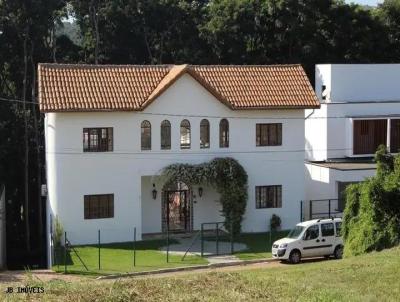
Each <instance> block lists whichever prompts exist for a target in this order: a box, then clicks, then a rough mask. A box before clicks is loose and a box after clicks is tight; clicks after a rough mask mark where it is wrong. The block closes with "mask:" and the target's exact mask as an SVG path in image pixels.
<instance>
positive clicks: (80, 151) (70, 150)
mask: <svg viewBox="0 0 400 302" xmlns="http://www.w3.org/2000/svg"><path fill="white" fill-rule="evenodd" d="M63 150H65V151H63ZM63 150H61V151H54V152H50V151H46V153H47V154H72V155H82V154H98V153H101V154H102V155H113V154H114V155H144V156H149V157H151V158H154V157H152V155H166V156H168V155H180V156H188V155H189V156H198V155H205V156H206V155H219V154H265V153H300V152H301V153H302V152H311V151H312V152H323V151H350V150H353V149H352V148H337V149H294V150H258V151H254V150H248V151H234V150H233V151H211V152H207V151H208V150H209V149H208V150H207V151H206V150H205V151H204V152H202V151H187V150H185V151H170V150H164V151H149V150H146V151H129V150H113V151H105V152H84V151H83V149H78V148H65V149H63ZM75 150H76V151H75ZM160 159H161V158H160ZM162 159H164V158H162Z"/></svg>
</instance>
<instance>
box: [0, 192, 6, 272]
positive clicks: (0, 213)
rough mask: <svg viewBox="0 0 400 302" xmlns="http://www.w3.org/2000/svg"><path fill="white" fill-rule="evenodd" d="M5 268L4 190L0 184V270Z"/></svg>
mask: <svg viewBox="0 0 400 302" xmlns="http://www.w3.org/2000/svg"><path fill="white" fill-rule="evenodd" d="M5 267H6V190H5V187H4V185H2V184H0V270H1V269H4V268H5Z"/></svg>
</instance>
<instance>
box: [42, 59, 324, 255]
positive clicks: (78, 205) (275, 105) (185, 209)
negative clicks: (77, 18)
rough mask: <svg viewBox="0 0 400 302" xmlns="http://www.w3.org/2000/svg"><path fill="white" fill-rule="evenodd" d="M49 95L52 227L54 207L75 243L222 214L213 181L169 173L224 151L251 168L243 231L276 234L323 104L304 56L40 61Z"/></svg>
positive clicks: (190, 224)
mask: <svg viewBox="0 0 400 302" xmlns="http://www.w3.org/2000/svg"><path fill="white" fill-rule="evenodd" d="M39 98H40V108H41V111H42V112H44V113H45V136H46V167H47V185H48V206H47V213H48V234H49V236H51V232H52V228H51V225H52V223H51V221H52V219H54V217H55V216H56V215H57V216H58V217H59V219H60V221H61V223H62V224H63V226H64V229H65V230H66V231H67V234H68V238H69V239H70V241H71V242H72V243H73V244H79V243H94V242H96V241H97V230H98V229H101V234H102V235H101V236H102V242H116V241H129V240H132V236H133V228H134V227H136V229H137V233H138V239H140V238H141V236H142V234H146V233H161V232H163V230H165V226H166V224H167V223H169V228H170V229H175V230H181V231H192V230H196V229H199V227H200V224H201V223H204V222H215V221H221V220H222V217H220V204H219V203H218V194H217V193H216V192H215V191H214V190H213V189H212V188H209V187H207V186H205V185H203V186H201V187H202V189H203V193H202V196H201V197H200V196H199V190H198V187H187V186H186V185H185V184H182V183H180V184H170V185H168V184H165V180H163V179H161V177H159V175H160V171H161V170H162V169H163V168H164V167H166V166H168V165H170V164H174V163H190V164H193V163H202V162H207V161H210V160H212V159H213V158H215V157H233V158H235V159H237V160H238V161H239V163H240V164H241V165H242V166H243V167H244V169H245V170H246V172H247V174H248V204H247V208H246V212H245V215H244V221H243V224H242V226H243V231H245V232H261V231H266V230H267V229H268V221H269V218H270V216H271V215H272V214H278V215H279V216H280V217H281V219H282V228H284V229H287V228H290V227H292V226H293V225H294V224H296V223H297V222H298V220H299V217H300V209H299V202H300V200H304V199H305V197H306V196H305V175H304V158H305V153H304V135H305V134H304V114H305V109H307V108H308V109H312V108H318V107H319V102H318V99H317V97H316V96H315V93H314V91H313V89H312V87H311V85H310V83H309V81H308V79H307V76H306V75H305V73H304V71H303V69H302V68H301V66H299V65H282V66H190V65H182V66H173V65H161V66H88V65H58V64H40V65H39ZM150 134H151V136H150ZM153 190H155V191H156V192H157V194H156V196H155V198H153ZM168 200H169V202H168ZM167 204H169V206H167ZM49 238H50V237H49ZM49 238H48V239H49ZM49 242H50V240H49ZM49 250H50V249H49ZM49 257H50V256H49Z"/></svg>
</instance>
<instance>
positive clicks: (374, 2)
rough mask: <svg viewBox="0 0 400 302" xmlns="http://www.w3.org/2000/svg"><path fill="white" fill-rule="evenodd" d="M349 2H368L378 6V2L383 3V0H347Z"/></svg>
mask: <svg viewBox="0 0 400 302" xmlns="http://www.w3.org/2000/svg"><path fill="white" fill-rule="evenodd" d="M346 2H347V3H351V2H354V3H358V4H367V5H374V6H376V5H377V4H378V3H381V2H382V0H346Z"/></svg>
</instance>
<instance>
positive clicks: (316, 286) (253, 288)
mask: <svg viewBox="0 0 400 302" xmlns="http://www.w3.org/2000/svg"><path fill="white" fill-rule="evenodd" d="M399 268H400V248H399V247H398V248H394V249H391V250H386V251H383V252H379V253H371V254H368V255H364V256H358V257H352V258H348V259H344V260H324V261H319V262H312V263H303V264H299V265H285V266H283V267H271V268H263V269H246V268H245V267H238V270H237V271H233V272H232V271H229V272H211V273H197V274H196V273H190V274H189V273H188V274H185V275H179V276H177V277H173V276H171V275H169V276H166V277H160V278H148V277H147V278H141V279H138V278H133V279H129V278H128V279H122V280H115V281H111V282H110V281H95V280H91V279H87V278H85V279H83V280H82V281H80V282H76V281H73V282H68V283H67V282H64V281H51V282H40V281H35V280H34V279H33V278H32V279H31V281H30V283H29V285H31V286H32V285H38V286H43V287H44V289H45V293H44V294H40V295H39V294H32V295H30V296H29V299H28V297H26V298H27V300H30V301H39V300H44V301H60V302H63V301H174V302H175V301H398V299H399V297H400V278H399ZM5 295H6V294H5V293H4V291H3V290H1V291H0V300H2V298H5ZM7 298H8V299H9V301H20V300H21V299H23V298H24V297H23V295H18V294H14V295H8V296H7Z"/></svg>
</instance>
